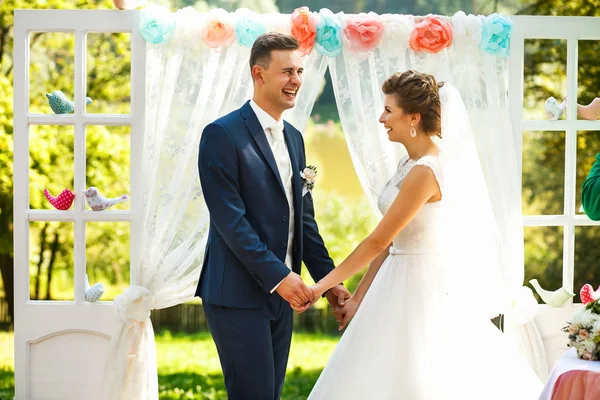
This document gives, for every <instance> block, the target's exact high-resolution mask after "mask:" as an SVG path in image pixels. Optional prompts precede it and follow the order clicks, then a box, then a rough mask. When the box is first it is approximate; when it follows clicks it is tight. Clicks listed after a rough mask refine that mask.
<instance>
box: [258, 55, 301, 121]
mask: <svg viewBox="0 0 600 400" xmlns="http://www.w3.org/2000/svg"><path fill="white" fill-rule="evenodd" d="M303 72H304V68H303V67H302V57H301V56H300V53H299V52H298V51H290V50H273V51H271V61H270V62H269V64H268V66H267V68H263V67H260V74H259V75H258V76H259V80H258V83H259V85H260V86H261V92H262V94H263V97H264V99H265V100H266V101H267V102H268V103H269V104H270V105H271V106H272V107H274V108H276V109H278V111H281V112H283V111H285V110H287V109H288V108H292V107H294V105H295V104H296V96H297V94H298V90H299V89H300V86H302V73H303Z"/></svg>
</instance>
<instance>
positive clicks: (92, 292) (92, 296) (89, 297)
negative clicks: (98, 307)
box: [84, 274, 104, 303]
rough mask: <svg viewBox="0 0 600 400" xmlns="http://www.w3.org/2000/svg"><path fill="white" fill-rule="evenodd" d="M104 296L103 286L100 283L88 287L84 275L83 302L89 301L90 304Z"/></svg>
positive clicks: (86, 277) (87, 279) (88, 282)
mask: <svg viewBox="0 0 600 400" xmlns="http://www.w3.org/2000/svg"><path fill="white" fill-rule="evenodd" d="M103 294H104V285H103V284H101V283H95V284H94V285H93V286H90V281H89V278H88V275H87V274H85V294H84V297H85V301H89V302H90V303H94V302H96V301H98V300H100V297H102V295H103Z"/></svg>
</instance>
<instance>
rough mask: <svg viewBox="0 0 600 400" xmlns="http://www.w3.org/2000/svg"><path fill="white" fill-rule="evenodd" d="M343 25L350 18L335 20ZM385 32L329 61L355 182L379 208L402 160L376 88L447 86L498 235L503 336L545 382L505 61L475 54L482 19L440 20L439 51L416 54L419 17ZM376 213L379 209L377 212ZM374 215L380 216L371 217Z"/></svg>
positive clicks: (395, 22)
mask: <svg viewBox="0 0 600 400" xmlns="http://www.w3.org/2000/svg"><path fill="white" fill-rule="evenodd" d="M337 17H338V18H339V20H340V24H341V26H342V27H344V26H345V23H346V21H347V20H348V19H349V18H351V17H352V16H350V15H344V14H342V13H340V14H337ZM379 18H380V19H381V20H382V21H383V23H384V25H385V30H384V34H383V38H382V39H381V42H380V43H379V45H378V46H377V47H376V48H375V49H374V51H372V52H370V53H369V54H357V53H355V52H352V51H350V50H349V48H348V47H344V48H343V50H342V52H341V53H340V54H339V55H338V56H337V57H335V58H332V59H331V60H330V62H329V68H330V71H331V76H332V81H333V87H334V92H335V96H336V101H337V104H338V110H339V113H340V119H341V123H342V127H343V130H344V134H345V137H346V141H347V143H348V146H349V150H350V154H351V156H352V160H353V163H354V166H355V169H356V171H357V174H358V177H359V180H360V182H361V184H362V186H363V188H364V190H365V193H366V194H367V196H368V198H369V199H370V201H371V204H372V205H373V206H376V196H377V194H378V193H379V191H380V190H381V189H382V187H383V185H384V184H385V183H386V182H387V180H388V178H389V177H390V176H391V175H392V174H393V173H394V171H395V170H396V166H397V163H398V161H399V158H400V157H401V156H402V155H403V154H405V150H404V148H403V147H402V146H401V145H399V144H394V143H391V142H389V141H388V139H387V134H386V132H385V130H384V128H383V126H382V125H381V124H380V123H378V118H379V115H380V114H381V112H382V110H383V97H384V95H383V93H382V91H381V86H382V84H383V82H384V81H385V79H387V78H388V77H389V76H390V75H392V74H393V73H395V72H398V71H405V70H408V69H415V70H417V71H419V72H425V73H429V74H432V75H434V76H435V77H436V79H437V80H438V81H446V82H450V83H452V84H453V85H454V86H455V87H456V88H457V89H458V90H459V92H460V93H461V96H462V98H463V100H464V102H465V104H466V107H467V110H468V112H469V117H470V120H471V125H472V128H473V133H474V135H475V138H476V142H477V148H478V152H479V157H480V159H481V163H482V169H483V171H484V175H485V178H486V183H487V185H488V191H489V195H490V198H491V201H492V206H493V209H494V213H495V216H496V219H497V221H498V223H499V227H500V231H501V237H502V239H501V240H502V242H501V251H500V253H501V257H502V259H501V265H502V266H503V272H504V273H503V276H504V285H503V288H504V289H503V291H504V293H503V295H504V298H503V299H498V300H499V304H500V305H499V307H498V311H499V312H501V313H503V314H505V332H506V334H507V336H508V337H509V338H510V339H511V340H513V342H514V345H515V346H516V347H517V348H518V349H519V350H520V351H521V353H522V354H523V355H524V356H525V357H526V358H527V359H528V360H529V362H530V364H531V366H532V368H534V370H535V371H536V372H537V374H538V375H539V376H540V377H541V378H543V379H545V378H546V376H547V366H546V365H547V364H546V359H545V352H544V348H543V343H542V341H541V337H540V335H539V332H538V331H537V328H536V327H535V324H534V323H533V321H532V320H533V317H534V316H535V304H532V302H535V300H534V299H533V296H532V294H531V292H530V291H529V290H528V289H527V288H524V287H523V286H522V285H523V279H524V259H523V229H522V219H521V188H520V186H519V179H518V178H519V176H518V167H517V154H516V146H515V143H514V141H513V134H512V128H511V125H510V118H509V109H508V93H507V88H508V82H507V80H508V60H507V58H505V57H502V56H498V55H495V54H490V53H488V52H486V51H483V50H482V49H481V48H480V38H481V37H482V29H483V28H482V27H483V25H484V24H485V19H484V17H482V16H473V15H470V16H466V15H465V14H464V13H457V14H456V15H455V16H454V17H439V18H440V19H442V20H444V21H446V22H447V23H448V24H449V25H450V26H451V27H452V34H453V40H452V45H451V46H449V47H446V48H443V49H442V50H440V51H439V52H436V53H429V52H424V51H414V50H413V49H412V48H411V46H410V44H409V37H410V34H411V32H413V29H414V27H415V24H418V23H419V22H421V21H422V20H423V17H415V16H409V15H382V16H380V17H379ZM375 209H376V207H375ZM376 212H378V211H376Z"/></svg>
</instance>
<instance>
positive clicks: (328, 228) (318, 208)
mask: <svg viewBox="0 0 600 400" xmlns="http://www.w3.org/2000/svg"><path fill="white" fill-rule="evenodd" d="M313 193H314V195H315V212H316V214H317V222H318V223H319V231H320V232H321V236H322V237H323V240H324V242H325V245H326V247H327V250H328V251H329V255H330V256H331V258H332V259H333V261H334V263H335V265H339V264H340V263H341V262H342V261H344V259H345V258H346V257H348V256H349V255H350V253H351V252H352V250H354V249H355V248H356V246H358V244H359V243H360V242H361V241H362V240H363V239H365V238H366V237H367V236H368V235H369V233H371V232H372V231H373V229H374V228H375V226H376V224H377V218H376V216H375V213H374V211H373V209H372V208H371V206H370V205H369V203H368V202H367V200H366V199H363V200H360V201H351V200H349V199H348V198H344V197H342V196H340V195H339V194H337V193H335V192H327V193H323V192H321V193H319V192H318V191H317V190H316V189H315V191H314V192H313ZM321 221H323V222H321ZM365 267H366V265H365ZM363 274H364V271H363V272H361V273H359V274H357V275H355V276H354V277H352V278H350V279H349V280H348V281H347V282H346V287H347V288H348V290H350V291H351V292H352V291H354V289H356V286H357V285H358V282H360V279H361V278H362V276H363Z"/></svg>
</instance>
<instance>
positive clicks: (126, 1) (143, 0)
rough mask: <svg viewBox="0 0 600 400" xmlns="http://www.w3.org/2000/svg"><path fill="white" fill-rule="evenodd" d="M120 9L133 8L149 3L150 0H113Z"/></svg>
mask: <svg viewBox="0 0 600 400" xmlns="http://www.w3.org/2000/svg"><path fill="white" fill-rule="evenodd" d="M113 4H114V5H115V7H117V8H118V9H119V10H133V9H135V8H139V7H142V6H145V5H147V4H148V0H113Z"/></svg>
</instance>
